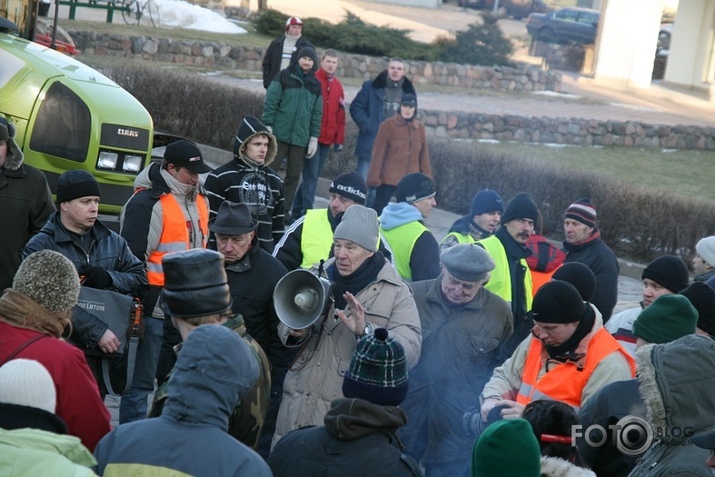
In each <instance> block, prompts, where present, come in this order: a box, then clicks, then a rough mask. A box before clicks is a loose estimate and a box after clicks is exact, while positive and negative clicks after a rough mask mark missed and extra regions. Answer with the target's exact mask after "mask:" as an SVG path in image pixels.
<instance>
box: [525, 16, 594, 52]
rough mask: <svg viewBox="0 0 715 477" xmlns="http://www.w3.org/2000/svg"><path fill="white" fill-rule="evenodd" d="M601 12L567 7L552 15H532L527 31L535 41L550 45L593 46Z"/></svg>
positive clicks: (527, 23) (527, 22)
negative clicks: (576, 44)
mask: <svg viewBox="0 0 715 477" xmlns="http://www.w3.org/2000/svg"><path fill="white" fill-rule="evenodd" d="M600 17H601V12H600V11H598V10H591V9H588V8H576V7H567V8H561V9H559V10H556V11H553V12H550V13H532V14H531V15H529V18H528V20H526V30H527V31H528V32H529V34H530V35H531V36H532V38H534V39H535V40H539V41H544V42H550V43H568V42H572V43H582V44H586V45H589V44H592V43H593V42H594V41H595V40H596V32H597V31H598V21H599V19H600Z"/></svg>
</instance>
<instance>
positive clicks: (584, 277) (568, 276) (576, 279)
mask: <svg viewBox="0 0 715 477" xmlns="http://www.w3.org/2000/svg"><path fill="white" fill-rule="evenodd" d="M551 279H552V280H561V281H564V282H568V283H570V284H571V285H573V286H574V288H576V290H577V291H578V293H579V295H581V298H582V299H583V301H591V299H592V298H593V295H594V293H596V275H594V274H593V271H592V270H591V269H590V268H588V267H587V266H586V265H584V264H583V263H581V262H568V263H564V264H563V265H561V266H560V267H559V268H557V269H556V271H555V272H554V274H553V275H551Z"/></svg>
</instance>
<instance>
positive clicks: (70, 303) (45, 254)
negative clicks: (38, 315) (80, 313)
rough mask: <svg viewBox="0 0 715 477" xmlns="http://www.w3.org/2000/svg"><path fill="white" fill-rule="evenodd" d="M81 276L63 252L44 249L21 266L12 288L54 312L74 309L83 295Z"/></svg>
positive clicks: (27, 258)
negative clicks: (81, 293)
mask: <svg viewBox="0 0 715 477" xmlns="http://www.w3.org/2000/svg"><path fill="white" fill-rule="evenodd" d="M79 287H80V284H79V274H78V273H77V269H76V268H75V266H74V264H73V263H72V262H70V260H69V259H68V258H67V257H65V256H64V255H62V254H61V253H58V252H55V251H52V250H40V251H39V252H35V253H33V254H31V255H28V256H27V257H26V258H25V260H23V261H22V263H21V264H20V268H18V270H17V273H15V278H13V280H12V289H13V290H15V291H16V292H18V293H20V294H21V295H24V296H26V297H27V298H29V299H31V300H32V301H34V302H35V303H37V304H38V305H40V306H42V307H44V308H46V309H48V310H50V311H51V312H53V313H60V312H64V311H68V310H70V309H71V308H72V307H74V306H75V305H76V304H77V297H78V296H79Z"/></svg>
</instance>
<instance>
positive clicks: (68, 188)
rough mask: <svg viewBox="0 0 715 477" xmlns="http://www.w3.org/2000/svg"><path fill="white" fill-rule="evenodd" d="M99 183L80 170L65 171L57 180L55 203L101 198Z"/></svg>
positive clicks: (90, 175)
mask: <svg viewBox="0 0 715 477" xmlns="http://www.w3.org/2000/svg"><path fill="white" fill-rule="evenodd" d="M101 195H102V193H101V192H100V191H99V183H97V179H95V178H94V176H93V175H92V174H90V173H89V172H87V171H83V170H82V169H72V170H69V171H65V172H63V173H62V175H61V176H60V177H59V178H58V179H57V203H58V204H61V203H62V202H68V201H70V200H74V199H79V198H80V197H87V196H101Z"/></svg>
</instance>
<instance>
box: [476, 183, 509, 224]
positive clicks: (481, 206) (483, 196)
mask: <svg viewBox="0 0 715 477" xmlns="http://www.w3.org/2000/svg"><path fill="white" fill-rule="evenodd" d="M495 210H498V211H499V212H504V201H503V200H502V199H501V197H500V196H499V194H497V193H496V192H495V191H493V190H491V189H484V190H480V191H479V192H477V193H476V195H475V196H474V199H472V208H471V209H470V210H469V215H471V216H472V217H474V216H475V215H482V214H486V213H487V212H494V211H495Z"/></svg>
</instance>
